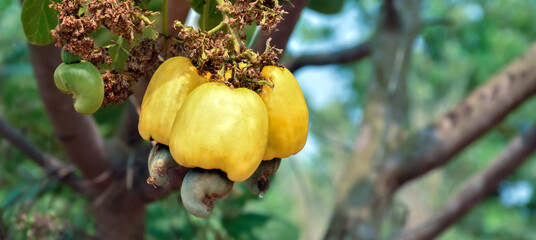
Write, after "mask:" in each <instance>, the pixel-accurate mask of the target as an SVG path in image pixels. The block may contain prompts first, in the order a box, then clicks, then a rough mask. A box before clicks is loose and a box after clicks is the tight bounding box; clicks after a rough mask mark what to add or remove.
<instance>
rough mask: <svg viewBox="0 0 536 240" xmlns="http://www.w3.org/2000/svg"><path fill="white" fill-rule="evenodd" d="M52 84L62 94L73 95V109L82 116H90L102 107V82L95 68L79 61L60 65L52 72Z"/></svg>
mask: <svg viewBox="0 0 536 240" xmlns="http://www.w3.org/2000/svg"><path fill="white" fill-rule="evenodd" d="M54 83H55V84H56V87H57V88H58V89H59V90H60V91H62V92H63V93H67V94H73V98H74V109H75V110H76V111H77V112H79V113H83V114H92V113H94V112H96V111H97V110H98V109H99V108H100V106H101V105H102V100H103V99H104V82H103V80H102V77H101V74H100V72H99V70H98V69H97V67H95V66H94V65H93V64H91V63H89V62H86V61H81V62H79V63H73V64H66V63H62V64H60V65H59V66H58V67H57V68H56V71H55V72H54Z"/></svg>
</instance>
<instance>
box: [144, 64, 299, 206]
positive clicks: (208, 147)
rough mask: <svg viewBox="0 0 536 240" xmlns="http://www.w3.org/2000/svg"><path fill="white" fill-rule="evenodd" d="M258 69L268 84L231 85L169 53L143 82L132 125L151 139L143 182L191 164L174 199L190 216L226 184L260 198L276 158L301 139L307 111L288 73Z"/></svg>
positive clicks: (161, 181) (159, 180) (160, 181)
mask: <svg viewBox="0 0 536 240" xmlns="http://www.w3.org/2000/svg"><path fill="white" fill-rule="evenodd" d="M261 74H262V75H263V76H264V77H265V78H267V79H269V80H270V81H271V82H272V83H273V87H270V86H268V85H264V86H263V87H262V89H261V91H259V92H255V91H253V90H250V89H247V88H233V89H232V88H230V87H228V86H227V85H226V84H224V83H222V82H214V81H213V82H210V78H209V77H207V76H201V75H199V74H198V72H197V69H196V68H195V67H194V66H193V65H192V64H191V62H190V60H189V59H188V58H184V57H173V58H170V59H168V60H166V61H165V62H164V63H163V64H162V65H161V66H160V67H159V68H158V69H157V70H156V72H155V74H154V75H153V77H152V79H151V81H150V83H149V86H148V87H147V91H146V93H145V96H144V98H143V102H142V105H141V112H140V121H139V125H138V130H139V133H140V135H141V136H142V137H143V138H144V139H145V140H148V141H155V142H157V144H155V145H154V147H153V150H152V151H151V153H150V155H149V163H148V164H149V172H150V175H151V176H150V177H149V179H148V182H149V183H151V184H154V185H155V186H163V185H165V184H167V182H168V176H167V169H169V168H172V167H176V166H178V165H180V166H183V167H187V168H191V170H190V171H189V172H188V173H187V174H186V176H185V178H184V181H183V183H182V186H181V199H182V202H183V204H184V206H185V208H186V209H187V210H188V211H189V212H190V213H192V214H193V215H195V216H197V217H207V216H209V214H210V213H211V212H212V209H213V206H214V200H215V199H216V198H225V197H226V196H227V195H228V194H229V192H230V191H231V189H232V187H233V183H234V182H245V185H246V186H247V188H248V189H249V190H250V191H251V192H252V193H254V194H258V195H259V196H261V197H262V195H263V194H264V193H265V192H266V190H267V189H268V187H269V178H270V176H272V175H273V174H274V173H275V172H276V170H277V168H278V167H279V164H280V162H281V158H285V157H289V156H291V155H294V154H296V153H298V152H299V151H300V150H301V149H302V148H303V146H304V145H305V141H306V139H307V132H308V117H309V113H308V110H307V106H306V104H305V99H304V97H303V94H302V91H301V89H300V87H299V85H298V83H297V82H296V79H295V78H294V76H293V75H292V73H290V71H288V70H287V69H285V68H281V67H276V66H265V67H264V68H263V69H262V72H261ZM177 164H178V165H177Z"/></svg>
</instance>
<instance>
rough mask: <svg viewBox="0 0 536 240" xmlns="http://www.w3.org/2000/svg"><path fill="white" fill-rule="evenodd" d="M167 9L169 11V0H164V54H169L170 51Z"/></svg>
mask: <svg viewBox="0 0 536 240" xmlns="http://www.w3.org/2000/svg"><path fill="white" fill-rule="evenodd" d="M167 9H168V0H164V2H163V3H162V34H163V35H164V53H165V54H167V52H168V51H167V50H168V40H169V36H168V27H167V22H168V21H167V18H168V14H167V12H168V11H167Z"/></svg>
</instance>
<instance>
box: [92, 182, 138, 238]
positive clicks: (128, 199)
mask: <svg viewBox="0 0 536 240" xmlns="http://www.w3.org/2000/svg"><path fill="white" fill-rule="evenodd" d="M122 186H124V184H122V185H121V187H122ZM121 187H119V186H118V185H117V184H116V185H114V186H111V187H110V188H109V190H108V191H105V192H104V193H103V194H105V195H106V196H103V198H106V199H104V200H101V201H99V202H96V201H95V202H94V203H93V205H92V210H93V214H94V215H95V219H96V220H95V227H96V230H97V233H98V237H99V238H100V239H103V240H104V239H114V240H135V239H144V232H145V211H146V203H145V202H143V201H141V200H140V199H139V198H138V196H136V195H133V194H132V193H129V192H127V191H126V189H120V190H119V191H118V189H117V188H121ZM115 191H117V192H115Z"/></svg>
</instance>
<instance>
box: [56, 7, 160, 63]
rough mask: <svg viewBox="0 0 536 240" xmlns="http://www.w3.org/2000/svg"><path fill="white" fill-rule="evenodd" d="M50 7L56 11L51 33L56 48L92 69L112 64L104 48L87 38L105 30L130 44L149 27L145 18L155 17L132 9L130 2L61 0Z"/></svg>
mask: <svg viewBox="0 0 536 240" xmlns="http://www.w3.org/2000/svg"><path fill="white" fill-rule="evenodd" d="M49 6H50V7H52V8H54V9H55V10H56V11H58V23H59V24H58V26H56V28H55V29H53V30H51V31H50V32H51V34H52V36H53V37H54V39H55V40H56V46H58V47H62V48H63V49H65V50H66V51H68V52H71V53H73V54H76V55H80V56H81V57H82V59H84V60H87V61H89V62H91V63H93V64H95V65H97V63H105V64H111V60H110V56H109V55H108V53H106V51H105V49H104V48H102V47H96V46H95V42H94V41H93V39H92V38H91V37H90V36H89V34H91V33H93V32H95V31H96V30H97V29H98V28H99V27H101V26H104V27H106V28H108V29H109V30H110V31H111V32H112V33H114V34H117V35H120V36H122V37H124V38H125V39H127V40H128V41H129V42H131V41H132V40H133V39H134V34H135V33H141V32H142V29H143V28H144V27H145V26H146V25H150V24H151V22H149V20H148V19H147V16H149V15H152V14H154V13H153V12H150V11H142V10H141V9H140V8H139V7H136V6H134V3H133V0H99V1H89V0H63V1H62V2H60V3H54V2H53V3H51V4H50V5H49ZM81 9H85V10H84V11H81Z"/></svg>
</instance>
